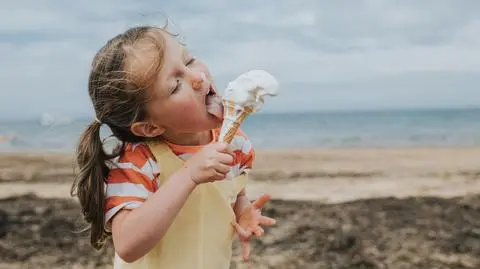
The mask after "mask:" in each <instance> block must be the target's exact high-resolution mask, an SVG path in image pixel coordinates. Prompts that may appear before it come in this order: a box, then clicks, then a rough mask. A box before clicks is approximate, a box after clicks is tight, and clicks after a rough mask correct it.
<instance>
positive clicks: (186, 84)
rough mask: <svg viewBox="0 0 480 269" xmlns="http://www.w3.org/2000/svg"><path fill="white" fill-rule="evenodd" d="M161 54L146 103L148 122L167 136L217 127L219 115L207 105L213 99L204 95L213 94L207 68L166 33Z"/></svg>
mask: <svg viewBox="0 0 480 269" xmlns="http://www.w3.org/2000/svg"><path fill="white" fill-rule="evenodd" d="M163 55H164V57H163V65H162V68H161V70H160V72H159V73H158V76H157V80H156V81H155V84H154V85H153V98H152V100H151V101H150V102H148V103H147V114H148V115H149V120H150V122H151V123H153V124H154V125H156V126H159V127H160V128H161V129H162V132H164V133H170V134H186V133H196V132H201V131H206V130H211V129H214V128H218V127H220V125H221V122H222V120H221V112H217V113H214V114H217V116H215V115H213V114H211V113H210V112H211V110H210V112H209V110H208V109H207V103H208V102H211V100H213V99H215V98H210V97H208V98H207V96H209V95H214V96H215V95H216V88H215V85H214V83H213V79H212V76H211V74H210V72H209V71H208V68H207V66H206V65H205V64H204V63H203V62H201V61H200V60H199V59H197V58H195V57H193V56H192V55H190V54H189V52H188V51H187V50H186V48H185V47H184V46H182V45H181V44H180V43H178V42H177V41H176V40H175V39H174V38H172V37H170V36H169V35H166V34H165V51H164V54H163ZM217 97H218V96H217ZM212 113H213V112H212Z"/></svg>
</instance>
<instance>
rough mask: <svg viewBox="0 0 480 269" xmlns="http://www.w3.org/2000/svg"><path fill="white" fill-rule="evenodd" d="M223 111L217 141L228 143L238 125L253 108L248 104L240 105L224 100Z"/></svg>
mask: <svg viewBox="0 0 480 269" xmlns="http://www.w3.org/2000/svg"><path fill="white" fill-rule="evenodd" d="M223 111H224V117H223V124H222V128H221V129H220V135H219V141H222V142H226V143H230V142H232V140H233V137H234V136H235V134H236V133H237V130H238V128H240V125H241V124H242V123H243V121H245V119H246V118H247V117H248V115H250V114H251V113H252V112H253V108H252V107H250V106H246V107H242V106H239V105H237V104H235V103H233V102H231V101H224V104H223Z"/></svg>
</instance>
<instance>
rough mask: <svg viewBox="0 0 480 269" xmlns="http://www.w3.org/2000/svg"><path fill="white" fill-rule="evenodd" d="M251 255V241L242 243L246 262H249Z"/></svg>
mask: <svg viewBox="0 0 480 269" xmlns="http://www.w3.org/2000/svg"><path fill="white" fill-rule="evenodd" d="M249 255H250V241H242V256H243V259H244V260H248V256H249Z"/></svg>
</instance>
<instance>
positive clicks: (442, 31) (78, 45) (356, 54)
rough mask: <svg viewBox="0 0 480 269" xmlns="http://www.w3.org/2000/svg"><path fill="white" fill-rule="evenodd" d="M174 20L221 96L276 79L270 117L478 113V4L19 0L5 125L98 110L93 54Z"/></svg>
mask: <svg viewBox="0 0 480 269" xmlns="http://www.w3.org/2000/svg"><path fill="white" fill-rule="evenodd" d="M167 21H168V22H169V25H170V30H171V31H174V32H177V33H178V34H180V38H181V40H182V41H183V42H185V43H186V45H187V47H188V48H189V50H190V51H191V52H192V54H194V55H195V56H197V57H198V58H201V59H202V60H203V61H205V62H206V64H207V65H208V66H209V69H210V71H211V72H212V73H213V75H214V77H215V81H216V84H217V87H218V88H220V89H221V88H223V87H225V86H226V84H227V83H228V81H229V80H232V79H234V78H235V77H236V76H238V75H239V74H241V73H242V72H245V71H248V70H250V69H265V70H267V71H269V72H270V73H272V74H273V75H275V76H276V77H277V79H278V81H279V83H280V95H279V96H278V97H275V98H270V99H268V100H266V103H265V105H264V107H263V111H264V112H298V111H305V110H356V109H398V108H437V107H480V87H479V85H480V1H478V0H462V1H458V0H450V1H447V0H425V1H416V0H404V1H390V0H358V1H344V0H335V1H320V0H296V1H293V0H263V1H258V0H244V1H233V0H176V1H153V0H102V1H97V0H82V1H61V0H42V1H38V0H17V1H4V3H2V8H1V10H0V82H1V88H0V119H16V118H21V119H23V118H35V117H39V116H40V115H41V114H42V113H50V114H52V115H59V116H63V117H89V116H91V115H93V112H92V108H91V104H90V100H89V97H88V94H87V87H86V85H87V77H88V73H89V68H90V63H91V60H92V57H93V56H94V54H95V53H96V52H97V50H98V49H99V48H100V47H101V46H102V45H103V44H104V43H105V42H106V41H107V40H108V39H109V38H111V37H113V36H114V35H116V34H118V33H120V32H122V31H124V30H126V29H127V28H128V27H132V26H136V25H140V24H154V25H158V26H162V25H164V24H165V22H167Z"/></svg>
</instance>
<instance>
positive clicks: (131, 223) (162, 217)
mask: <svg viewBox="0 0 480 269" xmlns="http://www.w3.org/2000/svg"><path fill="white" fill-rule="evenodd" d="M194 188H195V183H194V182H193V181H192V180H191V178H190V176H189V174H188V171H187V170H186V169H181V170H179V171H178V172H176V173H174V174H173V175H172V176H171V178H170V179H169V180H168V181H167V182H165V184H164V185H162V187H161V188H159V189H158V191H157V192H155V193H154V194H153V195H152V196H151V197H150V198H149V199H147V200H146V201H145V202H144V203H143V204H142V206H140V207H138V208H136V209H135V210H132V211H129V210H122V211H120V212H118V213H117V214H116V215H115V217H113V220H112V237H113V243H114V245H115V250H116V252H117V253H118V255H119V256H120V257H121V258H122V259H123V260H124V261H126V262H133V261H136V260H137V259H139V258H141V257H143V256H144V255H145V254H146V253H148V252H149V251H150V250H151V249H152V248H153V247H154V246H155V244H156V243H157V242H158V241H159V240H160V239H161V238H162V237H163V236H164V235H165V233H166V231H167V230H168V228H169V227H170V225H171V224H172V222H173V220H174V219H175V217H176V215H177V214H178V212H179V211H180V209H181V208H182V206H183V204H184V203H185V201H186V200H187V198H188V196H189V195H190V193H191V192H192V191H193V189H194Z"/></svg>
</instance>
